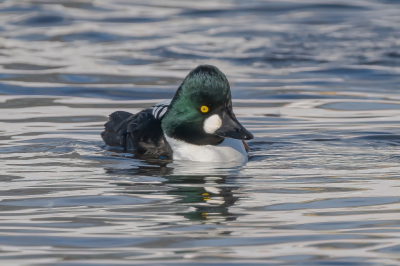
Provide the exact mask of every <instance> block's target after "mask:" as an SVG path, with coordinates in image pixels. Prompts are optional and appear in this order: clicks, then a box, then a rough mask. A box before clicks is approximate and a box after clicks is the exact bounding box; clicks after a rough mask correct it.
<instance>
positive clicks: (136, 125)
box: [101, 108, 172, 158]
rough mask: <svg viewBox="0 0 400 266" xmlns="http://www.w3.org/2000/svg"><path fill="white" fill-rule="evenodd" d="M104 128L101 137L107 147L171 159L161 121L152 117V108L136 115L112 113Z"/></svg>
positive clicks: (122, 112)
mask: <svg viewBox="0 0 400 266" xmlns="http://www.w3.org/2000/svg"><path fill="white" fill-rule="evenodd" d="M104 126H105V130H104V131H103V132H102V133H101V137H102V138H103V140H104V142H105V143H106V144H107V145H110V146H120V147H123V148H125V149H126V150H127V151H128V152H132V153H135V154H142V155H146V156H154V157H157V158H158V157H160V156H164V157H166V158H171V157H172V150H171V147H170V146H169V144H168V142H167V141H166V140H165V137H164V133H163V130H162V128H161V119H156V118H155V117H154V115H153V109H152V108H150V109H146V110H143V111H141V112H139V113H136V114H131V113H128V112H124V111H117V112H114V113H112V114H111V115H110V121H108V122H107V123H106V124H105V125H104Z"/></svg>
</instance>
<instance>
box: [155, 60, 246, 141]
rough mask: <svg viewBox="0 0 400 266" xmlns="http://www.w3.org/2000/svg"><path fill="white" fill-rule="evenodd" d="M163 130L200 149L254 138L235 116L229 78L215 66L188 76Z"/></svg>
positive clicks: (199, 67) (172, 104) (165, 118)
mask: <svg viewBox="0 0 400 266" xmlns="http://www.w3.org/2000/svg"><path fill="white" fill-rule="evenodd" d="M162 128H163V130H164V133H165V134H167V136H169V137H172V138H175V139H179V140H183V141H185V142H188V143H192V144H196V145H217V144H219V143H221V142H222V141H223V139H224V138H235V139H252V138H253V135H252V134H251V133H250V132H249V131H247V130H246V129H245V128H244V127H243V126H242V125H241V124H240V123H239V121H237V119H236V117H235V115H234V114H233V111H232V100H231V90H230V86H229V82H228V80H227V78H226V77H225V75H224V74H223V73H222V72H221V71H220V70H219V69H218V68H217V67H215V66H211V65H200V66H198V67H196V68H195V69H193V70H192V71H191V72H190V73H189V74H188V75H187V76H186V78H185V79H184V81H183V82H182V84H181V86H180V87H179V89H178V90H177V92H176V94H175V96H174V98H173V99H172V102H171V104H170V106H169V108H168V111H167V113H166V114H165V115H164V117H163V119H162Z"/></svg>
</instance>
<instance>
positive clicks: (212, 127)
mask: <svg viewBox="0 0 400 266" xmlns="http://www.w3.org/2000/svg"><path fill="white" fill-rule="evenodd" d="M221 125H222V120H221V118H220V117H219V115H212V116H210V117H209V118H207V119H206V120H205V121H204V125H203V128H204V131H205V132H207V133H209V134H213V133H214V132H215V131H217V129H218V128H220V127H221Z"/></svg>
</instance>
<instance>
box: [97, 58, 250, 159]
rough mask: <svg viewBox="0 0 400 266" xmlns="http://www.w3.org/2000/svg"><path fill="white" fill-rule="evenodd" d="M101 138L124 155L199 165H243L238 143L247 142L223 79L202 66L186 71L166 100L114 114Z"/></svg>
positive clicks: (242, 146)
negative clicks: (122, 148)
mask: <svg viewBox="0 0 400 266" xmlns="http://www.w3.org/2000/svg"><path fill="white" fill-rule="evenodd" d="M101 135H102V138H103V140H104V141H105V143H106V144H108V145H110V146H121V147H124V148H125V149H126V150H127V151H128V152H132V153H138V154H142V155H145V156H152V157H156V158H160V157H165V158H171V159H174V160H191V161H201V162H247V149H248V147H247V145H246V143H245V142H244V141H243V139H252V138H253V136H252V134H251V133H250V132H248V131H247V130H246V129H245V128H243V126H242V125H240V123H239V122H238V121H237V120H236V117H235V115H234V114H233V112H232V105H231V99H230V88H229V83H228V82H227V80H226V77H225V76H224V75H223V74H222V72H220V71H219V70H218V69H217V68H216V67H213V66H208V65H205V66H199V67H197V68H196V69H194V70H193V71H192V72H190V73H189V75H188V76H187V77H186V79H185V80H184V81H183V83H182V85H181V86H180V87H179V89H178V91H177V93H176V94H175V96H174V98H173V99H172V100H170V101H163V102H161V103H158V104H156V105H154V106H152V107H151V108H148V109H145V110H143V111H141V112H139V113H136V114H131V113H128V112H124V111H117V112H114V113H113V114H111V115H110V121H109V122H107V123H106V124H105V130H104V132H103V133H102V134H101Z"/></svg>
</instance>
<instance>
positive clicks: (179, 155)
mask: <svg viewBox="0 0 400 266" xmlns="http://www.w3.org/2000/svg"><path fill="white" fill-rule="evenodd" d="M165 138H166V140H167V141H168V143H169V145H170V146H171V148H172V151H173V159H174V160H189V161H198V162H242V163H246V162H247V153H246V150H245V149H244V146H243V142H242V141H241V140H237V139H224V141H223V142H222V143H221V144H219V145H215V146H214V145H202V146H200V145H194V144H190V143H187V142H184V141H181V140H177V139H174V138H170V137H168V136H167V135H165Z"/></svg>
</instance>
